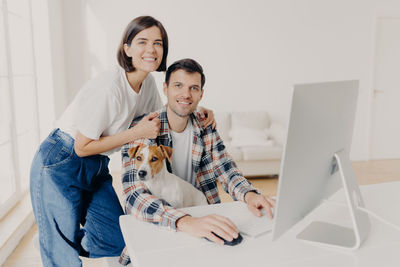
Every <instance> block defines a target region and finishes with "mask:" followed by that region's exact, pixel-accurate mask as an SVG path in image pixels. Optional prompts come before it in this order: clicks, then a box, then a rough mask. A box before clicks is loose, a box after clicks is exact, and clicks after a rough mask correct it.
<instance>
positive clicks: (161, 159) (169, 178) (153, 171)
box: [128, 145, 208, 208]
mask: <svg viewBox="0 0 400 267" xmlns="http://www.w3.org/2000/svg"><path fill="white" fill-rule="evenodd" d="M128 155H129V159H130V160H132V158H134V161H135V165H136V168H137V176H138V178H139V179H140V180H141V181H143V182H144V184H145V185H146V186H147V188H148V189H149V190H150V192H151V193H152V194H153V195H154V196H156V197H158V198H160V199H163V200H165V201H167V202H168V203H169V204H170V205H171V206H172V207H174V208H184V207H192V206H200V205H208V202H207V199H206V197H205V196H204V194H203V193H202V192H201V191H199V190H197V189H196V188H195V187H194V186H193V185H192V184H190V183H188V182H186V181H185V180H183V179H181V178H179V177H178V176H176V175H174V174H172V173H170V172H168V170H167V164H166V159H168V161H169V162H171V157H172V148H170V147H167V146H163V145H160V146H147V145H139V146H136V147H132V148H130V149H129V150H128Z"/></svg>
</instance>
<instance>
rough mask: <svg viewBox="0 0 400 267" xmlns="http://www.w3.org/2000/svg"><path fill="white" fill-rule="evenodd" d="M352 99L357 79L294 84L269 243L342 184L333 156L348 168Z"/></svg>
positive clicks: (355, 101)
mask: <svg viewBox="0 0 400 267" xmlns="http://www.w3.org/2000/svg"><path fill="white" fill-rule="evenodd" d="M357 96H358V81H339V82H326V83H314V84H301V85H295V86H294V92H293V98H292V106H291V112H290V119H289V125H288V134H287V140H286V144H285V148H284V154H283V157H282V164H281V171H280V176H279V184H278V196H277V203H276V208H275V215H274V217H275V218H274V226H273V239H277V238H279V237H280V236H281V235H283V234H284V233H285V232H286V231H287V230H289V229H290V228H291V227H292V226H293V225H295V224H296V223H297V222H299V221H300V220H301V219H302V218H304V217H305V216H306V215H307V214H308V213H309V212H310V211H312V210H313V209H315V208H316V207H317V206H318V205H319V204H321V201H322V200H323V199H326V198H328V197H329V196H331V195H332V194H333V193H335V192H336V191H337V190H338V189H339V188H340V187H341V185H342V184H343V181H342V179H341V176H340V172H339V171H338V168H337V162H336V160H335V154H337V153H338V152H340V155H344V157H343V158H346V159H347V160H346V159H345V161H348V162H347V163H348V164H347V166H350V169H351V165H350V161H349V160H348V158H349V157H348V156H349V152H350V147H351V140H352V134H353V124H354V118H355V112H356V106H357ZM351 175H352V174H351V173H350V176H351ZM351 178H352V179H353V178H354V177H351ZM354 181H355V178H354ZM355 187H357V188H358V186H354V188H355ZM354 190H356V191H357V189H354Z"/></svg>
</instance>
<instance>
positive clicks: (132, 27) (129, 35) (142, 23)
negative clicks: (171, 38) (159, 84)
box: [117, 16, 168, 72]
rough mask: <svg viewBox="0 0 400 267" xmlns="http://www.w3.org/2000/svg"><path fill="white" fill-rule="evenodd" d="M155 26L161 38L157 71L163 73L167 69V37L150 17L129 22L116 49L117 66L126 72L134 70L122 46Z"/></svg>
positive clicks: (159, 25) (161, 26)
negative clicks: (161, 53)
mask: <svg viewBox="0 0 400 267" xmlns="http://www.w3.org/2000/svg"><path fill="white" fill-rule="evenodd" d="M153 26H156V27H157V28H159V29H160V32H161V38H162V42H163V58H162V61H161V64H160V66H159V67H158V69H157V71H165V70H166V69H167V55H168V35H167V32H166V31H165V29H164V26H163V25H162V24H161V22H159V21H158V20H156V19H155V18H153V17H150V16H141V17H137V18H135V19H134V20H132V21H131V22H129V24H128V26H126V29H125V31H124V33H123V35H122V40H121V43H120V44H119V47H118V52H117V60H118V63H119V65H120V66H121V67H122V68H123V69H124V70H125V71H126V72H132V71H134V70H135V67H134V66H133V65H132V58H131V57H128V56H127V55H126V53H125V50H124V44H127V45H129V46H130V45H131V43H132V40H133V38H135V36H136V35H137V34H138V33H139V32H141V31H143V30H145V29H147V28H150V27H153Z"/></svg>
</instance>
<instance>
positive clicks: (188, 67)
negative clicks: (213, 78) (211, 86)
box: [165, 58, 206, 89]
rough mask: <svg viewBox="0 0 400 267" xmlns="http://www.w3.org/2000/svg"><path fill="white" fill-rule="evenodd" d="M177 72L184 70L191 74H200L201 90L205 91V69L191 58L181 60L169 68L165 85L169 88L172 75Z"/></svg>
mask: <svg viewBox="0 0 400 267" xmlns="http://www.w3.org/2000/svg"><path fill="white" fill-rule="evenodd" d="M177 70H184V71H186V72H189V73H195V72H198V73H200V75H201V89H203V87H204V84H205V83H206V77H205V76H204V73H203V68H202V67H201V65H200V64H199V63H197V62H196V61H195V60H194V59H191V58H185V59H181V60H178V61H175V62H174V63H173V64H172V65H171V66H169V67H168V69H167V72H166V74H165V83H166V84H167V86H168V85H169V79H170V78H171V74H172V73H173V72H174V71H177Z"/></svg>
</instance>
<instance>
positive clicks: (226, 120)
mask: <svg viewBox="0 0 400 267" xmlns="http://www.w3.org/2000/svg"><path fill="white" fill-rule="evenodd" d="M214 116H215V121H216V122H217V131H218V133H219V135H220V136H221V138H222V140H223V141H224V142H230V138H229V131H230V130H231V114H230V113H229V112H216V113H214Z"/></svg>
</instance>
